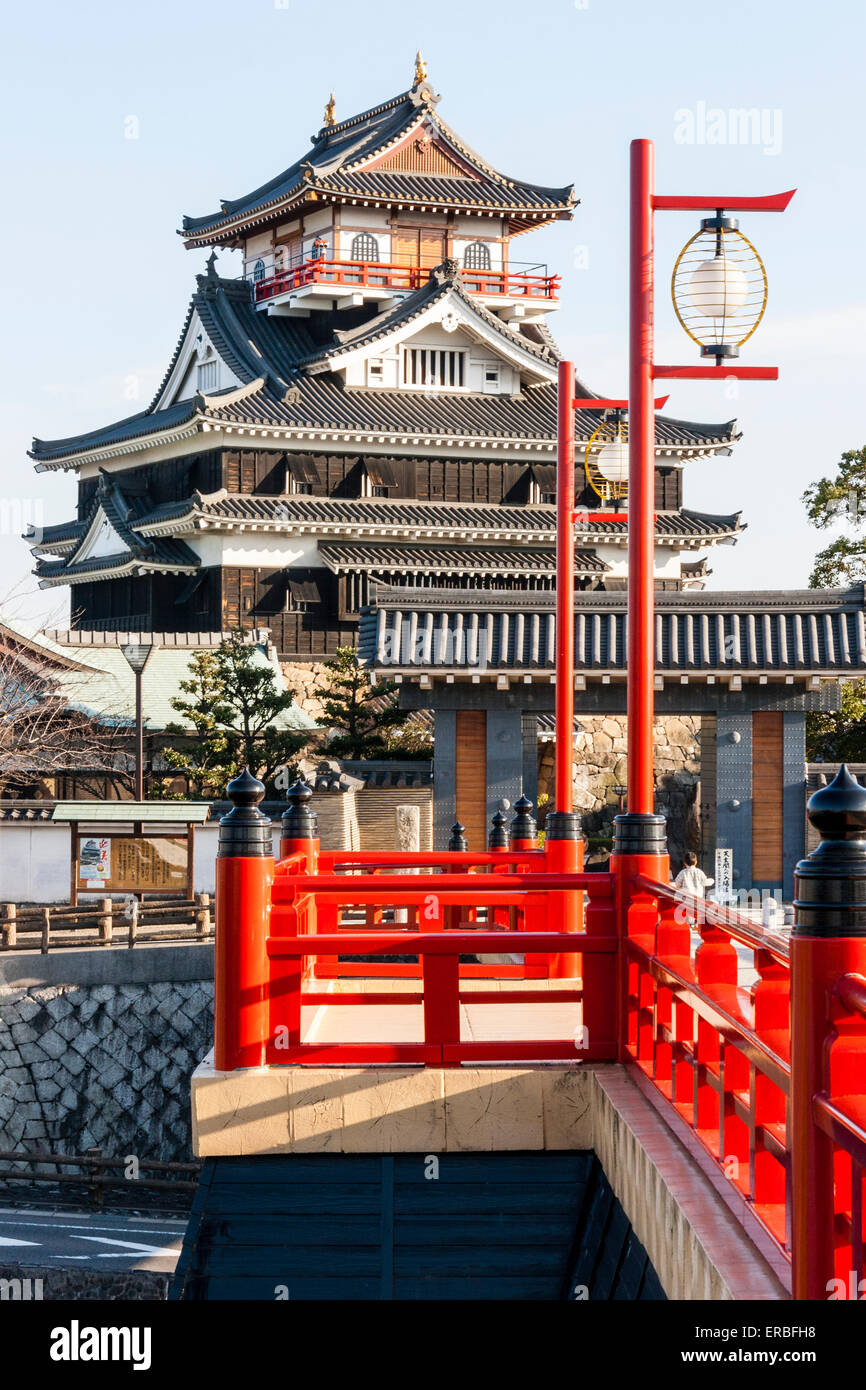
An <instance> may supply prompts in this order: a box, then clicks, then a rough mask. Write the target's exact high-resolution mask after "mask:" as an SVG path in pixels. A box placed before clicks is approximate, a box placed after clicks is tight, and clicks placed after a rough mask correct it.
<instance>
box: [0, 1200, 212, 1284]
mask: <svg viewBox="0 0 866 1390" xmlns="http://www.w3.org/2000/svg"><path fill="white" fill-rule="evenodd" d="M185 1229H186V1221H185V1219H184V1218H183V1217H181V1218H176V1217H171V1216H169V1217H165V1216H159V1217H157V1216H154V1217H147V1216H127V1215H125V1214H124V1213H123V1212H111V1213H105V1212H73V1211H51V1210H43V1211H37V1210H35V1209H34V1210H24V1209H16V1208H14V1207H0V1264H22V1265H39V1266H52V1267H54V1268H58V1269H63V1268H67V1269H71V1268H72V1267H73V1266H74V1265H80V1266H81V1267H82V1268H85V1269H88V1268H89V1269H118V1270H129V1269H150V1270H156V1271H158V1272H160V1273H163V1274H171V1273H173V1272H174V1267H175V1265H176V1264H177V1259H178V1255H179V1254H180V1247H181V1243H182V1241H183V1233H184V1231H185Z"/></svg>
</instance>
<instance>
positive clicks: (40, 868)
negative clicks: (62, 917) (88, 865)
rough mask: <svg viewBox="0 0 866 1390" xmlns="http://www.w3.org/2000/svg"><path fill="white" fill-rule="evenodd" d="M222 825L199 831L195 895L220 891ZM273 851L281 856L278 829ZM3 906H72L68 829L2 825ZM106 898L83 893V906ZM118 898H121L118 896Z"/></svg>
mask: <svg viewBox="0 0 866 1390" xmlns="http://www.w3.org/2000/svg"><path fill="white" fill-rule="evenodd" d="M218 838H219V823H218V822H217V821H213V822H208V823H207V824H206V825H199V826H196V829H195V864H194V873H193V887H194V890H195V892H196V893H211V894H212V893H213V892H214V891H215V888H216V853H217V843H218ZM273 839H274V853H275V855H276V856H278V855H279V847H280V830H279V827H278V826H275V827H274V831H273ZM0 846H2V853H0V903H46V904H50V903H68V902H69V887H70V879H71V872H72V871H71V864H70V853H71V850H70V829H69V826H68V825H51V824H46V823H41V824H40V823H36V824H33V823H27V824H21V823H17V822H16V823H12V824H10V823H9V822H8V821H6V822H4V823H3V825H2V826H0ZM102 896H103V895H102V894H89V895H88V894H86V893H81V894H79V897H80V900H81V901H82V903H86V902H97V901H99V900H100V898H101V897H102ZM118 896H120V895H118Z"/></svg>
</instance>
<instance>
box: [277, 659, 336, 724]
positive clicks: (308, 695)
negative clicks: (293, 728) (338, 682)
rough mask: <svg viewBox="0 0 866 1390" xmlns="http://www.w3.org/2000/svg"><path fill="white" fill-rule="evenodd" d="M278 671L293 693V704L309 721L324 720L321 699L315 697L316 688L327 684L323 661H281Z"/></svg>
mask: <svg viewBox="0 0 866 1390" xmlns="http://www.w3.org/2000/svg"><path fill="white" fill-rule="evenodd" d="M280 670H281V671H282V673H283V676H284V677H285V681H286V684H287V685H288V686H289V687H290V688H291V689H292V690H294V692H295V704H296V705H297V706H298V708H299V709H302V710H303V712H304V714H308V715H309V716H310V718H311V719H322V718H324V714H325V710H324V706H323V704H322V700H321V697H320V696H318V695H315V694H314V693H313V692H314V691H315V689H316V687H317V686H323V685H325V684H326V683H327V676H328V673H327V671H326V670H325V663H324V662H323V661H282V662H280Z"/></svg>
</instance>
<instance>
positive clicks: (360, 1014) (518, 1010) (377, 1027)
mask: <svg viewBox="0 0 866 1390" xmlns="http://www.w3.org/2000/svg"><path fill="white" fill-rule="evenodd" d="M579 983H580V982H579V981H578V980H569V979H560V980H532V981H531V982H527V981H525V980H483V979H476V980H463V981H461V984H460V991H461V994H464V995H466V994H472V993H478V992H481V991H484V992H485V993H488V992H489V993H497V994H499V993H501V994H502V997H503V998H502V1003H501V1004H492V1003H484V1004H481V1003H479V1004H473V1003H471V1002H469V1001H465V1000H464V1002H462V1003H461V1004H460V1040H461V1042H500V1041H501V1042H516V1043H517V1045H518V1050H516V1051H515V1054H514V1060H515V1061H517V1060H519V1059H520V1054H519V1040H520V1039H524V1040H526V1041H527V1042H530V1041H543V1040H544V1039H545V1038H565V1039H569V1040H571V1039H574V1038H575V1035H576V1034H577V1033H578V1030H579V1028H580V1024H581V1006H580V1004H579V1003H576V1002H574V1001H569V1000H559V1001H558V1000H557V998H556V996H557V994H561V993H563V991H566V990H574V989H576V988H577V987H578V986H579ZM528 986H530V987H531V988H532V990H533V992H538V993H544V994H546V995H548V996H549V998H550V1002H549V1003H548V1002H547V1001H546V1000H545V1002H543V1003H532V1004H527V1003H514V1002H510V1001H509V999H508V995H509V994H514V993H517V992H519V991H521V990H526V989H527V987H528ZM317 989H318V990H319V991H320V992H322V993H325V992H327V993H329V994H333V995H334V996H335V997H336V996H339V995H340V994H346V993H355V994H358V993H362V994H394V995H400V994H416V995H417V994H418V992H419V991H420V989H421V982H420V981H419V980H412V979H397V980H369V979H350V980H330V981H322V982H321V983H320V984H319V985H318V986H317ZM301 1027H302V1038H303V1041H304V1042H305V1043H311V1042H315V1043H365V1042H371V1043H374V1042H383V1043H390V1042H410V1043H411V1042H423V1040H424V1009H423V1005H422V1004H420V1003H412V1004H373V1003H371V1004H365V1005H364V1006H363V1007H360V1008H359V1007H346V1006H341V1005H340V1004H338V1003H336V1002H335V1003H334V1004H318V1005H314V1006H308V1007H306V1008H304V1009H302V1011H301ZM574 1057H575V1048H574V1046H573V1045H572V1044H571V1043H570V1044H569V1046H567V1047H565V1048H564V1049H563V1059H564V1060H570V1061H573V1060H574Z"/></svg>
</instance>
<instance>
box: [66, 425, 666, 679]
mask: <svg viewBox="0 0 866 1390" xmlns="http://www.w3.org/2000/svg"><path fill="white" fill-rule="evenodd" d="M575 463H576V480H575V481H576V493H577V501H578V505H581V506H586V507H588V508H598V507H602V506H603V504H602V503H601V501H600V499H599V497H598V495H597V494H596V493H595V492H594V491H593V490H592V489H591V488H590V487H589V486H588V484H587V481H586V474H585V472H584V469H583V464H582V453H581V451H580V450H578V451H577V456H576V460H575ZM113 476H114V477H115V478H116V479H117V481H118V483H119V484H120V486H121V488H122V489H123V491H124V493H125V495H126V496H127V497H128V499H129V500H130V501H132V502H133V505H136V499H137V505H138V508H139V510H142V511H143V510H146V509H147V508H148V507H149V506H151V505H159V504H160V503H170V502H180V501H183V500H184V499H186V498H188V497H190V496H191V494H192V493H194V492H196V491H197V492H201V493H203V494H208V493H212V492H216V491H218V490H219V489H220V488H225V489H226V490H227V491H228V492H232V493H239V494H241V495H248V496H254V495H259V496H282V495H285V492H286V488H287V485H288V486H289V487H290V488H291V486H292V480H293V479H294V480H295V483H296V484H297V483H303V487H302V489H301V490H302V491H303V492H305V493H309V494H311V495H312V496H316V497H359V496H361V495H362V494H363V493H365V492H366V491H368V488H367V484H368V483H369V484H370V485H371V486H375V488H376V492H377V495H381V496H388V497H393V498H417V499H419V500H421V501H429V502H440V503H442V502H444V503H446V504H449V503H450V504H460V503H465V502H478V503H488V504H492V505H497V504H503V503H507V504H510V505H514V506H515V507H519V506H521V505H526V504H527V503H528V502H529V499H530V496H531V495H532V492H531V485H532V483H533V482H534V483H535V484H536V485H537V488H538V490H539V491H540V492H541V493H544V494H545V495H549V494H550V493H551V492H552V491H553V490H554V489H555V468H554V465H553V463H552V462H548V463H544V464H540V463H534V462H530V461H529V460H527V461H526V463H501V462H499V461H498V460H487V459H460V460H456V459H443V458H396V457H394V458H387V459H385V458H380V457H379V456H376V457H373V456H370V457H369V458H367V459H365V457H364V456H363V455H348V456H345V455H328V454H301V453H294V452H293V453H287V452H283V451H280V450H264V449H238V450H230V449H226V450H210V451H206V452H203V453H197V454H190V455H188V456H186V457H183V458H178V459H168V460H166V461H164V462H162V463H157V464H153V465H151V466H149V467H147V468H137V469H136V468H129V469H122V470H120V471H119V472H118V473H116V474H114V475H113ZM681 479H682V473H681V470H680V469H678V468H664V467H662V468H657V469H656V475H655V506H656V508H657V510H659V511H661V510H673V509H676V508H678V507H679V506H680V505H681V501H682V489H681ZM98 486H99V482H98V479H94V478H90V479H86V480H83V481H81V483H80V484H79V516H82V517H83V516H84V515H85V514H86V513H87V511H88V509H89V507H90V505H91V503H92V500H93V496H94V493H95V491H96V489H97V487H98ZM434 582H435V581H434ZM464 587H470V585H469V584H468V583H467V584H465V585H464ZM605 587H608V588H615V587H617V581H610V580H609V581H607V583H606V584H605ZM659 587H662V588H668V587H678V584H677V582H676V581H660V585H659ZM367 590H368V581H367V579H366V577H365V576H364V575H362V574H360V573H359V574H353V575H341V576H339V577H338V576H336V575H333V574H331V572H330V571H328V570H325V569H317V570H300V569H292V570H291V571H287V570H284V569H275V570H264V569H262V570H257V569H255V568H252V567H250V568H231V569H229V568H226V569H219V568H213V569H207V570H204V571H202V572H201V574H200V575H198V576H192V577H190V576H188V575H159V574H153V575H145V576H141V577H134V578H133V577H124V578H118V579H111V580H100V581H93V582H90V583H86V584H79V585H76V586H75V588H74V591H73V594H72V613H73V618H74V620H76V621H77V622H78V623H79V624H80V626H82V627H90V628H110V629H115V630H121V629H123V628H124V627H126V626H129V627H130V628H133V629H138V630H146V629H147V628H153V629H155V630H157V631H160V630H163V629H164V630H168V631H172V630H174V631H219V630H226V629H230V628H233V627H237V626H242V627H248V628H252V627H268V628H270V630H271V633H272V638H273V641H274V642H275V643H276V645H277V647H278V649H279V651H280V652H281V653H284V654H287V655H292V654H294V655H299V656H318V655H323V654H326V653H329V652H333V651H334V650H335V649H336V648H337V647H338V646H341V645H346V644H350V643H353V642H354V641H355V639H356V632H357V612H358V607H359V604H360V603H363V602H365V601H366V599H367V596H368V595H367Z"/></svg>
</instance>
